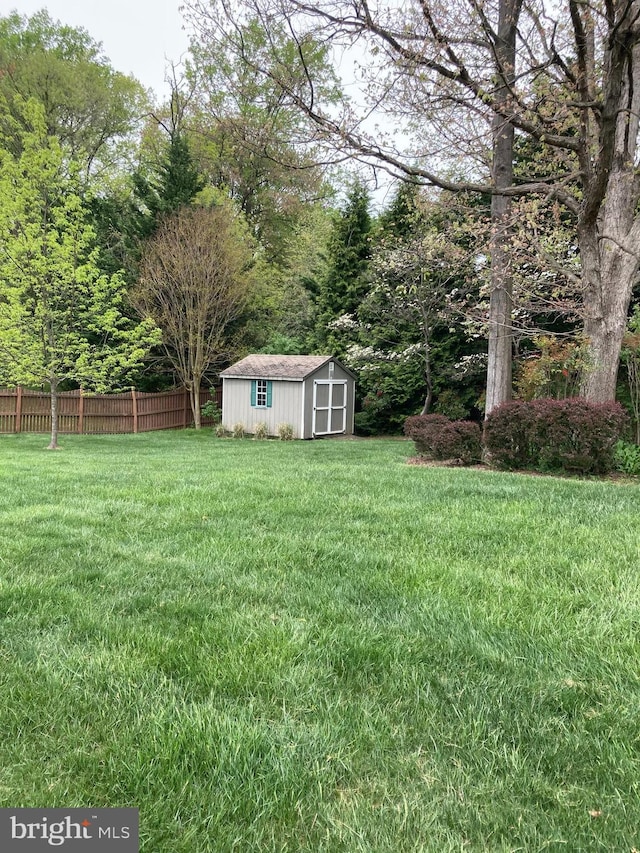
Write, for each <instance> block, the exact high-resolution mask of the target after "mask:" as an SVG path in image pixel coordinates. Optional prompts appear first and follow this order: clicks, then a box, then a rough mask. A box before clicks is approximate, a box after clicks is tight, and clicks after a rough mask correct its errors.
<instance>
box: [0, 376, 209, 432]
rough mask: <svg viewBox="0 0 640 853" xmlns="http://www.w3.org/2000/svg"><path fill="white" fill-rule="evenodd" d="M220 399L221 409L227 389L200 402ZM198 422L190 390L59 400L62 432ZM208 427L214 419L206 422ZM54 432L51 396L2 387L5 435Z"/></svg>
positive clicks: (69, 395) (0, 428)
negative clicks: (194, 417)
mask: <svg viewBox="0 0 640 853" xmlns="http://www.w3.org/2000/svg"><path fill="white" fill-rule="evenodd" d="M214 398H215V400H216V402H217V404H218V406H222V388H212V389H211V390H210V391H209V390H205V389H202V391H201V392H200V402H201V404H203V405H204V403H206V402H208V401H209V400H212V399H214ZM192 423H193V416H192V414H191V404H190V402H189V392H188V391H186V390H185V389H180V390H177V391H164V392H162V393H159V394H145V393H141V392H139V391H135V390H133V389H132V390H131V391H128V392H127V393H125V394H85V393H83V392H82V391H65V392H62V393H61V394H60V395H59V397H58V429H59V431H60V432H61V433H82V434H85V435H88V434H98V433H138V432H148V431H149V430H156V429H184V428H185V427H188V426H190V425H191V424H192ZM202 423H203V424H210V423H211V421H210V420H206V419H204V418H203V420H202ZM50 431H51V398H50V396H49V394H48V393H46V392H42V391H28V390H27V389H25V388H20V387H18V388H0V433H7V432H12V433H13V432H44V433H48V432H50Z"/></svg>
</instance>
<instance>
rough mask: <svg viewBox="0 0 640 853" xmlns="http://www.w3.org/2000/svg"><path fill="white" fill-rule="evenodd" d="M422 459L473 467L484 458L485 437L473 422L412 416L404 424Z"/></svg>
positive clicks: (432, 416)
mask: <svg viewBox="0 0 640 853" xmlns="http://www.w3.org/2000/svg"><path fill="white" fill-rule="evenodd" d="M404 434H405V435H406V436H408V437H409V438H411V439H412V440H413V442H414V444H415V446H416V450H417V452H418V453H419V454H420V455H421V456H426V457H428V458H429V459H438V460H453V461H455V462H457V463H458V464H460V465H471V464H473V463H474V462H479V461H480V459H481V458H482V443H481V438H482V434H481V431H480V427H479V425H478V424H477V423H474V422H473V421H450V420H449V418H446V417H445V416H444V415H412V416H411V417H409V418H407V419H406V421H405V422H404Z"/></svg>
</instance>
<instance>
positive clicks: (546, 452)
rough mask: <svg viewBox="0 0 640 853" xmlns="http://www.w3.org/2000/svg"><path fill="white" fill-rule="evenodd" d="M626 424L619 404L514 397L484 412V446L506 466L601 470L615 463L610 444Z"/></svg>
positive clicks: (607, 469) (580, 471)
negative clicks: (486, 412) (524, 399)
mask: <svg viewBox="0 0 640 853" xmlns="http://www.w3.org/2000/svg"><path fill="white" fill-rule="evenodd" d="M628 424H629V417H628V415H627V413H626V412H625V411H624V409H623V408H622V406H620V404H619V403H613V402H611V403H588V402H587V401H586V400H583V399H580V398H572V399H568V400H548V399H544V400H532V401H530V402H524V401H521V400H515V401H513V402H509V403H503V404H502V405H501V406H498V407H497V408H496V409H494V410H493V411H492V412H491V414H490V415H489V416H488V418H487V420H486V422H485V429H484V445H485V449H486V450H487V452H488V454H489V457H490V461H491V462H492V463H493V464H495V465H498V466H500V467H504V468H535V469H538V470H542V471H568V472H579V473H592V474H605V473H607V472H609V471H611V470H613V468H614V467H615V463H614V448H615V445H616V442H617V441H618V440H619V439H620V438H621V437H622V435H623V434H624V432H625V430H626V429H627V428H628Z"/></svg>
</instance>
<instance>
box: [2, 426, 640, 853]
mask: <svg viewBox="0 0 640 853" xmlns="http://www.w3.org/2000/svg"><path fill="white" fill-rule="evenodd" d="M45 444H46V437H45V436H25V435H21V436H2V437H0V632H1V633H0V697H1V702H0V806H2V807H9V806H12V807H16V806H66V807H71V806H94V807H102V806H135V807H138V808H139V809H140V824H141V834H142V850H143V851H144V853H226V851H241V853H245V851H246V853H253V851H274V853H275V851H312V853H339V852H340V851H348V853H351V851H353V852H354V853H355V851H362V853H378V852H379V851H389V853H401V852H402V851H434V852H435V853H446V851H543V850H544V851H570V853H575V851H598V850H602V851H621V853H631V850H632V848H634V847H635V848H638V849H640V796H639V794H640V584H639V577H638V575H639V570H640V487H639V486H637V485H633V484H631V485H630V484H614V483H606V482H597V481H579V480H562V479H556V478H551V477H530V476H522V475H517V474H501V473H496V472H488V471H475V470H474V471H467V470H450V469H444V468H426V467H416V466H409V465H406V464H405V463H406V458H407V456H409V455H411V452H412V451H411V445H410V444H408V443H406V442H404V441H390V440H389V441H385V440H371V441H330V440H328V441H318V442H304V443H303V442H293V443H284V442H256V441H251V440H243V441H236V440H231V439H227V440H220V439H215V438H214V437H212V435H211V432H210V431H207V432H203V433H202V434H196V433H193V432H183V433H181V432H174V433H156V434H152V435H144V436H127V437H124V436H108V437H88V436H86V437H63V439H62V444H63V445H64V450H63V451H62V452H60V453H50V452H45V451H44V450H43V449H42V448H43V447H44V445H45Z"/></svg>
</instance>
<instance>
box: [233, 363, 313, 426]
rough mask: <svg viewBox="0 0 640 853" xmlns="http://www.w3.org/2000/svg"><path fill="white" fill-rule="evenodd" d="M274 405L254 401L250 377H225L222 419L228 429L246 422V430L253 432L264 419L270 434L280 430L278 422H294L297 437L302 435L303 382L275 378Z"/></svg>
mask: <svg viewBox="0 0 640 853" xmlns="http://www.w3.org/2000/svg"><path fill="white" fill-rule="evenodd" d="M272 382H273V384H272V386H271V388H272V395H271V406H270V407H269V408H262V407H261V408H258V407H257V406H252V405H251V380H250V379H226V378H223V381H222V423H223V425H224V427H225V428H226V429H228V430H231V429H233V426H234V424H237V423H243V424H244V428H245V431H246V432H249V433H252V432H253V431H254V428H255V425H256V424H257V423H265V424H266V425H267V431H268V433H269V435H277V434H278V424H282V423H284V424H291V426H292V427H293V430H294V435H295V437H296V438H301V437H302V436H301V435H300V424H301V417H302V415H301V413H302V382H286V381H282V380H277V379H274V380H272Z"/></svg>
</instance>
